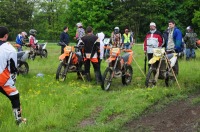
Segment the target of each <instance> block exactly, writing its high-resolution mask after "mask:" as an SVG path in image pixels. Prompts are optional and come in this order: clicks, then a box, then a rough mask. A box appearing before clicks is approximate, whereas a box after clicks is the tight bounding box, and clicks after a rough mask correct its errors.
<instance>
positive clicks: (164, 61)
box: [145, 48, 177, 87]
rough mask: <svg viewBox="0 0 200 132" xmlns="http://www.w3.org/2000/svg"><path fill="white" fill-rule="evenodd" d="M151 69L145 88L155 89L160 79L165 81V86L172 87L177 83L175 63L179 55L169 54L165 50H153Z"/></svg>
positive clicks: (150, 61)
mask: <svg viewBox="0 0 200 132" xmlns="http://www.w3.org/2000/svg"><path fill="white" fill-rule="evenodd" d="M149 63H150V64H151V67H150V68H149V71H148V73H147V76H146V81H145V86H146V87H153V86H155V85H156V83H157V81H158V79H161V80H165V85H166V86H167V87H168V86H171V85H172V84H173V83H174V82H175V74H176V73H175V69H174V68H175V63H177V53H170V54H167V53H166V52H165V49H164V48H162V49H159V48H155V49H153V58H151V59H150V60H149Z"/></svg>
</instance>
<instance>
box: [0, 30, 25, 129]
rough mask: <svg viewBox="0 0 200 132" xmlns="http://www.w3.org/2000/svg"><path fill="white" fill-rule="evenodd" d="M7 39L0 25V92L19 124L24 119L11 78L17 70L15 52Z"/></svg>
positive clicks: (6, 33) (23, 121)
mask: <svg viewBox="0 0 200 132" xmlns="http://www.w3.org/2000/svg"><path fill="white" fill-rule="evenodd" d="M7 39H8V29H7V28H6V27H0V51H1V52H0V92H1V93H2V94H4V95H5V96H6V97H7V98H8V99H9V100H10V101H11V104H12V108H13V113H14V116H15V119H16V123H17V125H19V124H21V123H25V122H26V119H25V118H22V116H21V112H22V111H21V107H20V96H19V92H18V90H17V89H16V87H15V82H14V80H13V79H15V76H14V74H15V73H16V72H17V68H16V67H17V52H16V50H15V48H14V47H13V46H12V45H11V44H10V43H8V42H6V41H7ZM12 74H13V75H12ZM12 77H14V78H12Z"/></svg>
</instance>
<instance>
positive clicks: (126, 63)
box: [101, 48, 133, 91]
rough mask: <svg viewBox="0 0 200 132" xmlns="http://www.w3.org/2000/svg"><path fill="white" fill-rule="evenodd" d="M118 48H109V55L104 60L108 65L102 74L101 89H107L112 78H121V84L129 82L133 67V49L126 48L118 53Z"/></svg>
mask: <svg viewBox="0 0 200 132" xmlns="http://www.w3.org/2000/svg"><path fill="white" fill-rule="evenodd" d="M120 52H121V49H120V48H111V50H110V57H109V58H108V59H107V60H106V61H107V62H108V67H107V68H106V70H105V72H104V74H103V83H102V86H101V87H102V89H103V90H106V91H107V90H109V89H110V86H111V83H112V79H113V78H119V77H121V78H122V84H124V85H128V84H130V83H131V80H132V75H133V68H132V66H131V63H132V60H133V58H132V57H133V51H132V50H130V49H128V50H124V52H126V53H125V54H123V55H120Z"/></svg>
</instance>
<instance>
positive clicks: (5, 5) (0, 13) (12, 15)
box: [0, 0, 34, 39]
mask: <svg viewBox="0 0 200 132" xmlns="http://www.w3.org/2000/svg"><path fill="white" fill-rule="evenodd" d="M0 7H1V8H0V18H1V19H0V24H1V25H4V26H7V27H8V29H9V31H10V33H9V34H10V35H9V36H10V39H15V37H16V35H17V34H18V33H19V32H21V31H27V30H28V29H29V28H30V25H31V24H30V22H31V18H32V12H33V7H34V4H33V1H30V0H13V1H11V0H1V1H0Z"/></svg>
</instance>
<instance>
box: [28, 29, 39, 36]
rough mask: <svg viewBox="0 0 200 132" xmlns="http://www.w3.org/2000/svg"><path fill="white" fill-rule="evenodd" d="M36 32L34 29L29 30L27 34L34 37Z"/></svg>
mask: <svg viewBox="0 0 200 132" xmlns="http://www.w3.org/2000/svg"><path fill="white" fill-rule="evenodd" d="M36 32H37V31H36V30H35V29H31V30H30V31H29V34H30V35H33V36H35V35H36Z"/></svg>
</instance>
